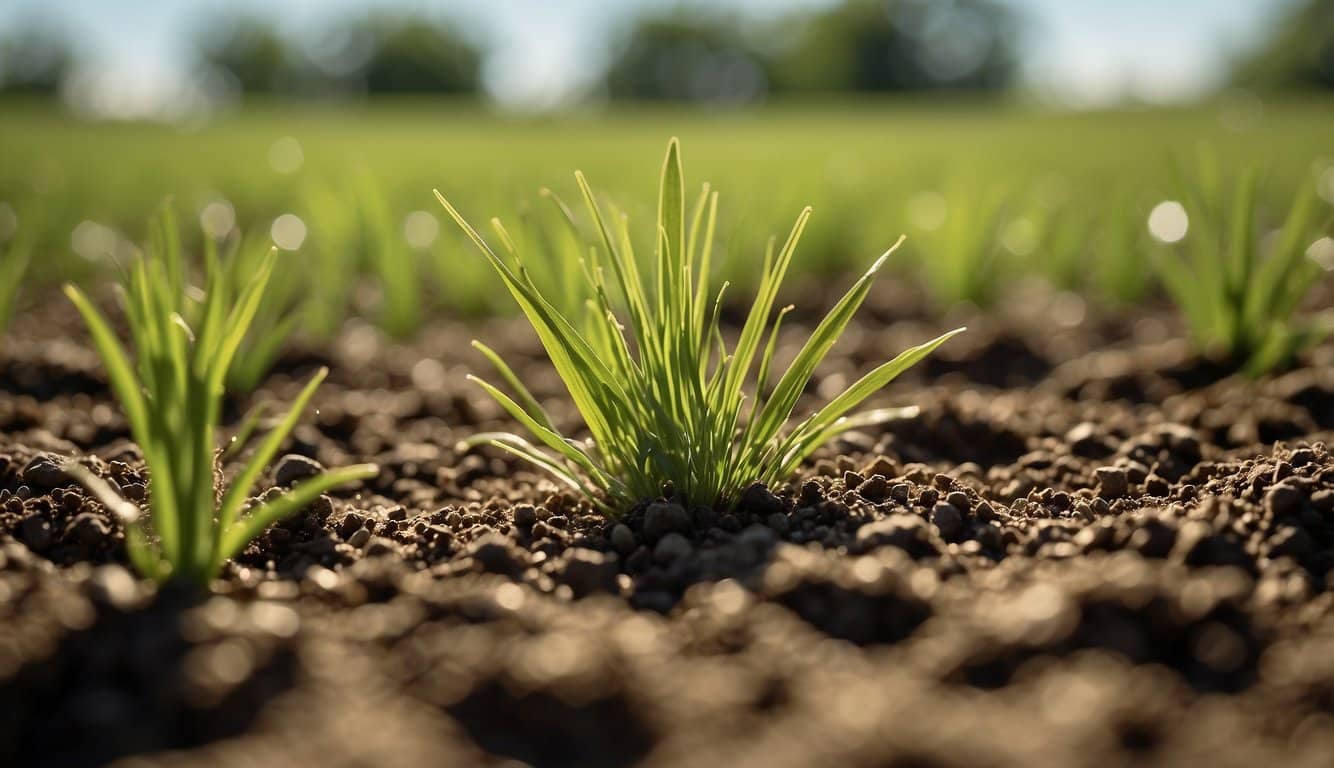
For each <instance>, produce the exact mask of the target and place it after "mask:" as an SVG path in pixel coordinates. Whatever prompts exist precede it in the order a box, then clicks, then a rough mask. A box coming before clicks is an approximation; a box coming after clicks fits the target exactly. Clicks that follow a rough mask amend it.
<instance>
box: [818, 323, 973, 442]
mask: <svg viewBox="0 0 1334 768" xmlns="http://www.w3.org/2000/svg"><path fill="white" fill-rule="evenodd" d="M966 330H967V328H955V329H954V330H952V331H950V332H948V333H943V334H941V335H939V336H937V337H936V338H934V339H932V340H930V341H928V342H925V343H923V344H918V345H917V346H914V347H909V348H908V349H906V350H904V351H903V352H900V353H899V354H898V355H895V356H894V358H893V359H892V360H890V361H889V362H886V363H882V364H880V365H879V366H877V367H876V368H875V369H873V370H872V371H871V372H870V373H867V374H866V375H864V376H862V377H861V378H860V379H858V380H857V382H856V383H855V384H853V385H852V386H850V387H848V388H847V389H845V390H844V391H843V392H842V393H841V394H840V395H838V396H837V397H835V398H834V399H833V400H830V401H829V402H828V403H826V404H825V405H824V406H822V407H821V408H819V409H818V410H816V412H815V413H813V414H811V416H810V417H808V418H807V419H806V421H805V422H803V423H802V424H801V425H800V426H798V427H797V429H795V430H793V435H794V436H797V435H808V434H817V433H820V432H823V431H824V430H825V429H827V428H829V427H830V426H831V425H832V424H833V423H834V422H835V421H837V420H839V419H841V418H843V415H844V414H846V413H847V412H848V411H850V410H852V409H853V408H856V407H857V406H858V405H861V404H862V401H864V400H866V398H868V397H870V396H871V395H873V394H875V393H876V392H879V391H880V390H881V389H883V388H884V387H885V385H887V384H889V383H890V382H891V381H893V380H894V379H896V378H898V377H899V375H900V374H902V373H903V372H904V371H906V370H908V369H909V368H911V367H913V366H914V365H916V364H918V363H919V362H921V361H922V360H923V359H925V358H926V356H927V355H930V354H931V353H932V352H934V351H935V350H936V348H937V347H939V346H940V345H941V344H944V343H945V342H947V341H949V340H950V339H952V338H954V337H955V336H958V335H959V334H961V333H963V332H964V331H966ZM849 428H851V427H849Z"/></svg>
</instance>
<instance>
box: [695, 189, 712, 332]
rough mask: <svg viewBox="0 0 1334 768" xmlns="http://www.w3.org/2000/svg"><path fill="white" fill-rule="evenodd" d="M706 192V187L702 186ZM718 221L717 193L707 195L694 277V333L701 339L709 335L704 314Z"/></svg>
mask: <svg viewBox="0 0 1334 768" xmlns="http://www.w3.org/2000/svg"><path fill="white" fill-rule="evenodd" d="M704 188H705V191H706V192H707V191H708V185H707V184H706V185H704ZM717 221H718V193H717V192H712V193H710V194H709V212H708V214H707V217H706V218H705V220H704V222H705V223H704V241H703V242H702V243H701V244H700V250H699V261H698V265H697V267H696V269H697V271H698V273H699V274H697V275H696V276H695V314H696V317H695V318H694V320H695V332H696V334H698V335H699V337H700V338H701V339H707V338H708V337H709V335H708V334H707V333H705V332H704V327H705V322H704V312H705V309H706V307H708V303H709V279H710V277H711V274H710V273H711V271H712V270H713V230H714V226H715V224H716V223H717Z"/></svg>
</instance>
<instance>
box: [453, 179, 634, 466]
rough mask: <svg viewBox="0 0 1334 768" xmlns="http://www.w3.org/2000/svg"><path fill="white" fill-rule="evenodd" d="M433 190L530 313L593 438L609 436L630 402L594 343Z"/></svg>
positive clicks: (517, 299) (530, 317)
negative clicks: (611, 422) (595, 349)
mask: <svg viewBox="0 0 1334 768" xmlns="http://www.w3.org/2000/svg"><path fill="white" fill-rule="evenodd" d="M435 195H436V199H437V200H439V201H440V203H441V205H443V206H444V208H445V210H446V211H447V212H448V213H449V215H450V217H451V218H453V219H454V222H455V223H456V224H458V225H459V227H460V228H461V229H463V231H464V233H465V234H467V235H468V237H469V238H470V239H471V240H472V241H473V243H474V244H475V245H476V246H477V248H478V249H479V250H480V251H481V252H482V254H483V255H484V256H486V258H487V259H488V260H489V261H490V262H491V265H492V267H494V268H495V270H496V272H497V273H498V274H499V275H500V277H501V279H502V281H504V283H505V285H506V287H507V288H508V289H509V291H510V295H512V296H513V297H514V299H515V300H516V301H517V302H518V303H519V307H520V309H522V310H523V313H524V314H525V315H526V316H527V317H528V319H529V321H530V323H531V324H532V326H533V330H534V331H536V332H537V335H538V338H539V339H540V340H541V341H542V346H543V348H544V349H546V351H547V355H548V357H550V358H551V362H552V365H554V366H555V367H556V370H557V371H558V372H559V373H560V374H561V378H562V380H563V381H565V383H566V386H567V387H568V388H569V390H570V396H571V397H572V398H573V399H574V401H575V406H576V407H577V408H578V409H579V412H580V414H581V415H583V417H584V420H585V421H586V422H587V424H588V427H589V430H590V431H591V432H592V433H593V435H594V437H596V438H598V439H599V440H600V439H602V438H603V437H605V436H607V435H609V434H610V433H611V429H610V422H609V421H608V420H609V419H615V418H618V417H619V416H620V414H622V413H623V405H624V404H625V403H627V402H630V398H629V397H628V396H627V395H626V393H625V390H624V386H623V383H622V382H621V380H620V379H618V378H617V377H616V376H615V374H613V373H612V372H611V370H610V369H609V368H607V366H606V364H605V363H604V362H603V361H602V359H601V358H600V357H599V356H598V355H597V353H596V352H595V351H594V350H593V348H592V347H591V346H589V344H588V342H587V341H586V340H585V339H584V338H583V337H582V336H581V335H580V334H579V332H578V331H577V330H576V329H575V328H574V326H573V325H572V324H571V323H570V322H569V321H568V320H567V319H566V318H565V317H564V316H563V315H561V314H560V312H559V310H557V309H556V308H555V307H553V306H551V304H550V303H549V302H547V301H546V300H545V298H544V297H543V296H542V295H541V293H540V292H538V291H536V290H535V289H534V288H533V287H532V286H531V285H529V284H527V283H525V282H524V281H523V280H521V279H520V278H519V276H517V275H515V274H514V272H513V271H512V270H511V269H510V268H509V267H508V266H507V265H506V264H505V263H504V261H503V260H501V259H500V257H499V256H497V255H496V253H495V252H494V251H492V250H491V247H490V246H489V245H487V243H486V241H485V240H483V239H482V236H481V235H479V234H478V233H477V230H475V229H473V227H472V225H470V224H469V223H468V222H467V221H466V220H465V219H464V218H463V216H462V215H461V214H459V212H458V211H457V210H455V209H454V207H453V206H452V205H450V203H449V201H448V200H446V199H445V197H444V196H443V195H441V194H440V192H439V190H436V191H435Z"/></svg>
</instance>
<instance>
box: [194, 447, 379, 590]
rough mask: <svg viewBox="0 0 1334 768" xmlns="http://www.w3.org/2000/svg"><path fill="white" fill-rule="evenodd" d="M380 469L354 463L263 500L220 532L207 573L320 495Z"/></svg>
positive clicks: (364, 478)
mask: <svg viewBox="0 0 1334 768" xmlns="http://www.w3.org/2000/svg"><path fill="white" fill-rule="evenodd" d="M379 471H380V468H379V467H377V466H376V465H374V464H354V465H353V466H350V467H341V468H339V469H333V470H329V471H328V472H325V473H324V474H323V475H320V476H318V477H313V478H311V479H309V480H307V481H305V482H303V483H300V484H298V485H297V486H296V487H295V488H293V489H292V490H290V491H288V492H287V493H284V494H283V495H282V496H279V497H278V498H276V499H273V500H271V501H266V502H263V503H262V504H260V505H259V506H257V507H255V508H254V509H252V510H250V511H249V512H248V513H247V514H246V515H245V516H244V517H242V518H241V519H240V520H238V521H236V523H234V524H233V525H232V526H231V527H230V528H226V529H223V530H222V536H221V537H220V538H219V542H220V546H219V547H218V550H217V555H216V557H215V559H214V561H213V563H212V564H211V565H212V567H211V569H210V572H216V571H217V569H218V568H220V567H221V566H222V564H223V563H224V562H225V561H227V560H229V559H230V558H232V557H235V556H236V554H237V553H238V552H240V551H241V550H242V548H244V547H245V545H246V544H248V543H250V541H251V540H253V539H254V538H255V537H256V536H258V535H259V534H261V533H263V532H264V529H266V528H268V527H269V526H270V525H272V524H273V523H276V522H277V521H279V520H281V519H283V518H285V517H287V516H288V515H291V514H292V513H294V512H297V511H299V510H300V509H302V508H303V507H305V506H306V505H307V504H309V503H310V502H312V501H314V500H315V499H316V498H317V497H318V496H319V495H320V494H321V493H324V492H325V491H328V490H332V489H334V488H337V487H338V486H340V485H347V484H348V483H355V482H358V481H361V480H368V479H370V478H372V477H375V475H376V473H378V472H379Z"/></svg>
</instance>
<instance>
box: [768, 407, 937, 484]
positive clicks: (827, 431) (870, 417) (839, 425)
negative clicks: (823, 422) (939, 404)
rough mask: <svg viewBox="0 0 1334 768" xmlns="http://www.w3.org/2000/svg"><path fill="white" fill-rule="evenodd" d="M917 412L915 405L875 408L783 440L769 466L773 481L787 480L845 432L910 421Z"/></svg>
mask: <svg viewBox="0 0 1334 768" xmlns="http://www.w3.org/2000/svg"><path fill="white" fill-rule="evenodd" d="M919 411H920V409H919V408H917V406H915V405H909V406H904V407H901V408H876V409H875V410H871V411H865V412H863V413H856V414H853V415H851V416H844V417H842V418H839V419H835V420H834V422H833V423H832V424H830V425H828V426H827V427H825V428H824V429H823V430H821V431H819V432H816V433H812V434H810V435H809V436H807V437H804V438H803V439H801V440H786V441H784V442H783V446H782V450H783V453H782V454H781V456H779V457H778V460H777V461H775V462H774V463H773V464H772V472H773V476H774V477H775V478H780V477H787V476H788V475H791V474H792V473H793V472H796V471H797V467H800V466H801V463H802V462H804V461H805V460H806V459H808V458H810V457H811V455H812V454H813V453H815V452H816V451H817V450H819V448H820V446H822V445H824V444H825V443H827V442H829V441H830V440H832V439H833V438H835V437H838V436H839V435H841V434H843V433H844V432H848V431H850V430H854V429H862V428H864V427H872V426H878V425H882V424H886V423H888V422H891V421H898V420H900V419H911V418H914V417H916V416H917V414H918V413H919Z"/></svg>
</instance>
